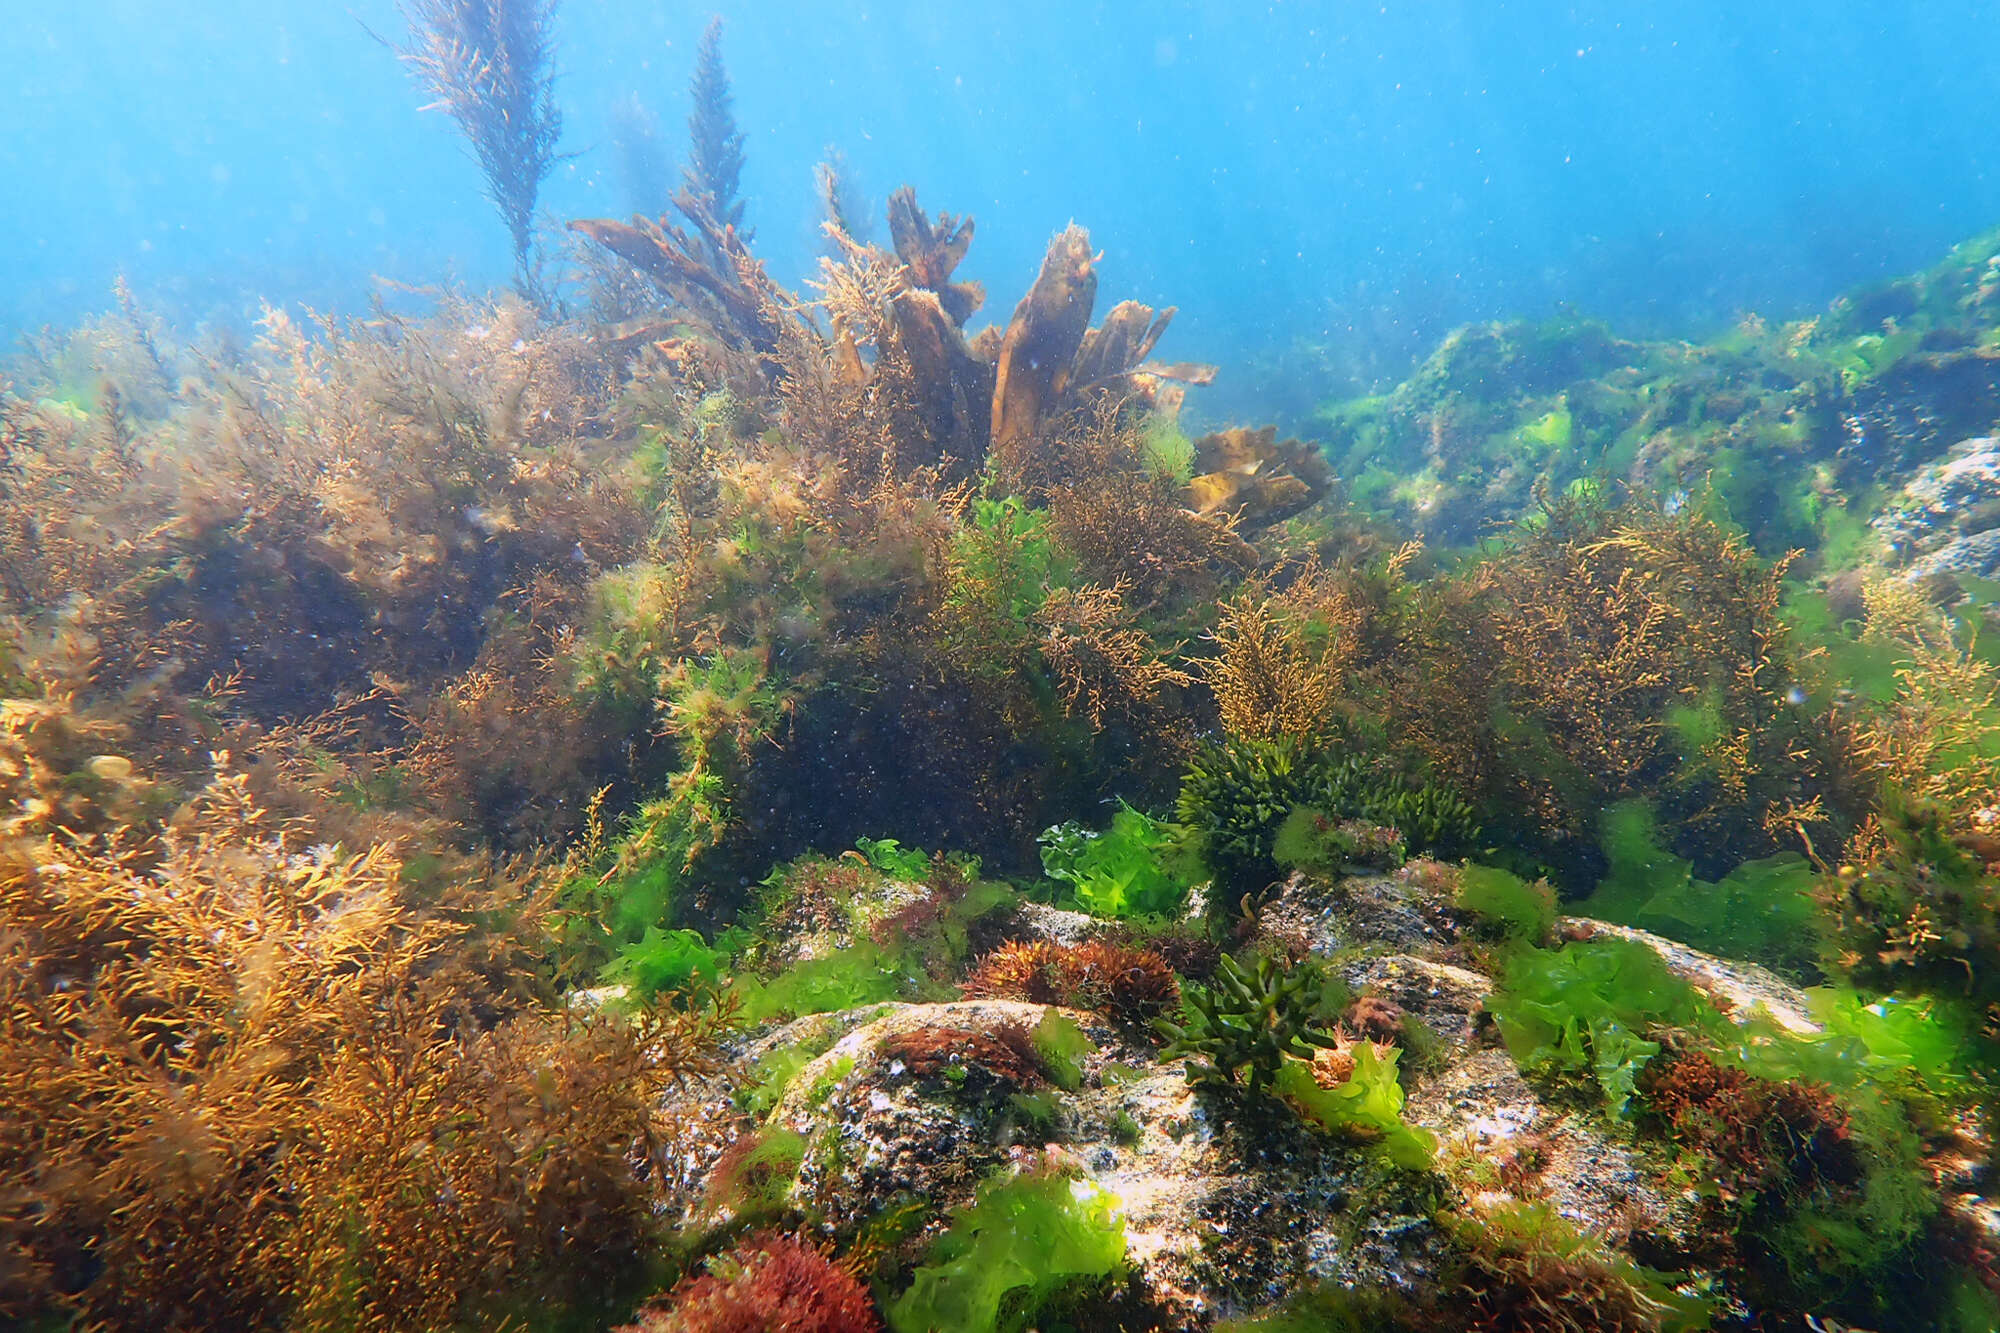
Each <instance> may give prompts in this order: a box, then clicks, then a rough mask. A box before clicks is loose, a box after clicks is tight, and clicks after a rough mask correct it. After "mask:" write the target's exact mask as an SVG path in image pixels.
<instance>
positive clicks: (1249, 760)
mask: <svg viewBox="0 0 2000 1333" xmlns="http://www.w3.org/2000/svg"><path fill="white" fill-rule="evenodd" d="M1301 809H1304V810H1308V811H1312V812H1315V813H1316V814H1317V815H1318V816H1320V817H1322V818H1323V819H1325V820H1326V821H1328V823H1329V825H1332V824H1338V823H1339V822H1341V821H1349V820H1351V821H1358V822H1361V823H1367V824H1375V825H1379V826H1382V827H1384V828H1389V829H1394V830H1395V831H1396V832H1397V833H1398V834H1400V835H1401V838H1402V842H1403V845H1404V847H1405V848H1406V849H1407V850H1408V852H1409V853H1410V854H1412V855H1425V854H1436V855H1445V856H1449V855H1455V854H1461V853H1462V852H1463V851H1465V850H1468V849H1469V848H1470V847H1471V846H1472V844H1473V843H1474V841H1475V840H1476V839H1477V837H1478V826H1477V824H1476V822H1475V821H1474V819H1473V814H1472V808H1471V807H1470V806H1469V805H1467V804H1466V803H1465V801H1464V800H1462V799H1460V798H1459V797H1458V796H1456V795H1455V794H1454V793H1452V792H1450V791H1447V790H1446V789H1444V788H1442V787H1439V786H1436V785H1434V784H1430V783H1413V782H1411V781H1410V780H1408V779H1407V778H1404V777H1403V776H1402V775H1400V774H1397V773H1393V772H1382V771H1378V770H1377V769H1376V768H1375V767H1374V766H1372V765H1371V764H1370V763H1369V762H1368V761H1367V760H1365V759H1363V758H1362V757H1360V756H1358V755H1340V754H1337V753H1335V752H1333V751H1330V750H1325V749H1320V748H1315V747H1311V746H1307V745H1303V744H1301V743H1299V742H1297V741H1295V740H1292V739H1290V738H1288V737H1281V738H1279V739H1276V740H1245V739H1231V740H1230V741H1229V742H1228V743H1227V744H1224V745H1219V746H1210V747H1209V748H1208V749H1206V750H1204V751H1203V752H1202V753H1201V754H1200V755H1199V756H1197V757H1196V759H1195V761H1194V763H1193V764H1192V765H1191V766H1190V767H1189V769H1188V770H1187V772H1186V774H1185V775H1184V776H1183V777H1182V780H1181V793H1180V799H1179V802H1178V804H1177V806H1176V815H1177V817H1178V818H1179V820H1180V822H1181V823H1182V824H1183V825H1185V826H1186V827H1187V829H1188V830H1189V833H1190V834H1191V836H1192V837H1193V839H1194V845H1195V846H1196V847H1197V848H1198V850H1199V853H1200V856H1201V859H1202V861H1203V863H1204V864H1206V866H1207V867H1208V869H1209V871H1210V872H1211V873H1212V874H1213V876H1214V887H1213V889H1212V891H1211V892H1210V894H1209V913H1210V916H1211V917H1212V918H1215V919H1220V920H1227V919H1230V918H1232V917H1234V916H1235V915H1236V914H1237V912H1238V910H1239V908H1240V906H1241V904H1242V903H1243V901H1244V900H1245V899H1246V898H1251V897H1254V896H1256V895H1257V894H1259V893H1261V892H1262V891H1263V890H1264V889H1265V888H1266V887H1267V886H1268V885H1269V884H1270V883H1271V882H1272V880H1274V879H1276V878H1277V877H1278V875H1279V873H1280V867H1279V865H1278V861H1277V857H1276V850H1277V842H1278V836H1279V833H1280V831H1281V829H1282V828H1283V827H1284V825H1285V821H1286V820H1287V819H1288V818H1290V817H1291V816H1292V815H1293V812H1294V811H1297V810H1301ZM1306 855H1307V859H1309V860H1311V859H1314V854H1313V853H1307V854H1306Z"/></svg>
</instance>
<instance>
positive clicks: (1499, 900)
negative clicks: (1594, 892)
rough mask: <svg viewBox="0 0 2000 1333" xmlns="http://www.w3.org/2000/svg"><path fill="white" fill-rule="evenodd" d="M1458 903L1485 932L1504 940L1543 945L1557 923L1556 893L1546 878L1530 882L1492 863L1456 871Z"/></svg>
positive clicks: (1461, 909) (1470, 866)
mask: <svg viewBox="0 0 2000 1333" xmlns="http://www.w3.org/2000/svg"><path fill="white" fill-rule="evenodd" d="M1457 905H1458V908H1459V910H1460V911H1462V912H1470V913H1471V914H1472V915H1473V916H1474V917H1475V918H1476V919H1477V920H1478V922H1479V923H1480V925H1481V926H1482V927H1483V928H1484V929H1485V930H1486V931H1488V932H1490V933H1492V934H1495V935H1498V936H1499V937H1500V938H1502V939H1505V940H1516V941H1520V942H1522V943H1526V944H1546V943H1547V942H1548V938H1549V934H1550V932H1551V931H1553V930H1554V929H1555V924H1556V892H1555V890H1554V889H1553V888H1552V887H1550V885H1549V883H1548V881H1546V880H1535V881H1533V882H1530V881H1528V880H1524V879H1522V878H1521V877H1520V876H1518V875H1513V874H1510V873H1508V872H1507V871H1505V870H1498V869H1495V868H1494V867H1492V866H1481V865H1468V866H1466V867H1465V868H1464V869H1463V870H1461V871H1460V872H1459V876H1458V897H1457Z"/></svg>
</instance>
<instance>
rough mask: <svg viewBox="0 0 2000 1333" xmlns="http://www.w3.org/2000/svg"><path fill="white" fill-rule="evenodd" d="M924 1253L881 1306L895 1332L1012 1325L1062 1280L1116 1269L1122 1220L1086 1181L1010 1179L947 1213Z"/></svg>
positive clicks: (955, 1332)
mask: <svg viewBox="0 0 2000 1333" xmlns="http://www.w3.org/2000/svg"><path fill="white" fill-rule="evenodd" d="M930 1260H931V1261H930V1262H929V1263H928V1264H926V1265H924V1266H923V1267H921V1268H919V1269H917V1271H916V1274H915V1276H914V1278H913V1279H912V1281H911V1283H910V1287H909V1290H907V1291H905V1292H904V1293H903V1294H902V1295H901V1296H899V1297H897V1298H896V1300H895V1301H893V1302H891V1303H890V1305H889V1307H888V1315H889V1327H890V1328H891V1329H894V1330H895V1331H896V1333H983V1331H984V1330H989V1329H1005V1330H1014V1329H1020V1328H1023V1327H1026V1326H1027V1324H1028V1323H1029V1321H1030V1320H1031V1319H1032V1318H1033V1316H1034V1314H1035V1311H1036V1309H1037V1308H1038V1307H1039V1306H1040V1305H1041V1303H1042V1302H1043V1301H1045V1300H1047V1299H1048V1298H1049V1297H1050V1296H1052V1295H1054V1294H1055V1293H1056V1291H1057V1290H1058V1289H1059V1288H1061V1287H1062V1286H1064V1285H1065V1284H1067V1283H1069V1282H1071V1281H1073V1280H1077V1279H1089V1278H1100V1277H1109V1276H1110V1275H1111V1274H1113V1273H1115V1272H1117V1271H1118V1270H1119V1269H1120V1268H1121V1267H1123V1265H1124V1263H1125V1223H1124V1219H1123V1218H1122V1217H1121V1216H1120V1215H1119V1211H1118V1201H1117V1198H1116V1197H1115V1196H1114V1195H1112V1194H1111V1193H1110V1192H1109V1191H1107V1190H1105V1189H1103V1188H1102V1187H1100V1186H1098V1185H1096V1184H1094V1183H1092V1182H1090V1181H1087V1180H1080V1179H1072V1178H1070V1177H1067V1176H1063V1175H1058V1174H1025V1175H1017V1176H1010V1177H1006V1178H1003V1179H1000V1180H997V1181H994V1182H992V1183H989V1184H987V1185H986V1186H985V1187H984V1188H982V1189H981V1190H980V1191H979V1195H978V1197H977V1198H975V1199H974V1200H973V1202H972V1203H971V1205H970V1206H968V1207H965V1208H961V1209H958V1210H956V1211H955V1212H954V1214H953V1216H952V1225H951V1228H950V1230H948V1231H946V1232H945V1233H944V1235H942V1236H940V1237H939V1238H938V1240H937V1243H936V1245H935V1246H934V1247H933V1248H932V1251H931V1255H930Z"/></svg>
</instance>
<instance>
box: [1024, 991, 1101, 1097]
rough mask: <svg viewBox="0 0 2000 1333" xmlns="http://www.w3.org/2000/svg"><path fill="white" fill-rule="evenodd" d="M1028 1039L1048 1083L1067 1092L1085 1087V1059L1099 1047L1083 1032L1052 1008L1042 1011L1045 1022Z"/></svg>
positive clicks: (1040, 1023)
mask: <svg viewBox="0 0 2000 1333" xmlns="http://www.w3.org/2000/svg"><path fill="white" fill-rule="evenodd" d="M1028 1035H1029V1039H1030V1040H1031V1041H1033V1043H1034V1046H1035V1056H1036V1058H1037V1059H1039V1060H1040V1061H1041V1064H1042V1073H1043V1074H1045V1075H1047V1076H1048V1080H1049V1082H1051V1083H1053V1084H1055V1085H1056V1086H1057V1087H1059V1088H1061V1089H1063V1090H1064V1091H1066V1092H1075V1091H1076V1090H1077V1089H1078V1088H1080V1087H1082V1086H1083V1059H1084V1057H1085V1056H1087V1055H1089V1054H1090V1053H1091V1052H1092V1051H1094V1050H1096V1049H1097V1043H1096V1042H1094V1041H1092V1040H1091V1039H1090V1038H1089V1037H1088V1036H1086V1035H1085V1034H1084V1031H1083V1029H1082V1028H1080V1027H1078V1026H1077V1025H1076V1024H1075V1023H1072V1022H1071V1021H1070V1020H1069V1019H1067V1018H1064V1017H1063V1016H1062V1014H1061V1013H1060V1012H1059V1011H1057V1010H1056V1009H1054V1008H1053V1007H1051V1008H1048V1009H1044V1010H1042V1021H1041V1022H1039V1023H1037V1024H1035V1027H1034V1030H1033V1031H1032V1032H1030V1033H1029V1034H1028Z"/></svg>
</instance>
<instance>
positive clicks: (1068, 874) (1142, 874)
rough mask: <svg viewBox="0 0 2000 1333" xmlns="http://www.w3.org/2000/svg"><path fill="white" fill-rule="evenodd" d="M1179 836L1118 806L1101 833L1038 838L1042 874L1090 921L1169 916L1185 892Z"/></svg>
mask: <svg viewBox="0 0 2000 1333" xmlns="http://www.w3.org/2000/svg"><path fill="white" fill-rule="evenodd" d="M1179 834H1180V831H1179V830H1178V829H1177V828H1176V827H1175V826H1174V825H1172V824H1168V823H1164V822H1162V821H1160V820H1156V819H1153V818H1150V817H1149V816H1147V815H1146V814H1144V813H1142V812H1141V811H1138V810H1135V809H1133V808H1132V807H1131V806H1129V805H1127V804H1125V803H1124V802H1123V801H1120V802H1119V804H1118V812H1117V813H1116V814H1114V815H1113V816H1112V817H1111V826H1110V827H1109V828H1107V829H1105V830H1103V831H1102V832H1092V831H1091V830H1089V829H1086V828H1084V827H1083V826H1082V825H1081V824H1077V823H1067V824H1057V825H1056V826H1055V827H1053V828H1051V829H1049V830H1048V831H1047V832H1045V833H1043V834H1042V836H1041V845H1042V871H1043V873H1044V874H1046V875H1047V876H1048V877H1049V878H1050V879H1054V880H1060V881H1062V882H1064V883H1066V884H1068V885H1069V886H1070V894H1071V896H1072V898H1073V899H1074V900H1075V902H1076V905H1077V906H1078V907H1079V908H1080V909H1082V910H1083V911H1086V912H1088V913H1090V914H1091V915H1092V916H1101V917H1129V916H1141V915H1145V916H1171V915H1174V914H1176V913H1178V912H1179V911H1180V909H1181V905H1182V904H1183V903H1185V902H1186V901H1187V895H1188V889H1189V887H1190V885H1189V882H1188V878H1187V876H1186V874H1185V873H1184V872H1183V871H1182V869H1181V868H1180V866H1179V865H1178V859H1179V858H1178V855H1177V852H1176V848H1177V846H1178V844H1179Z"/></svg>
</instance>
